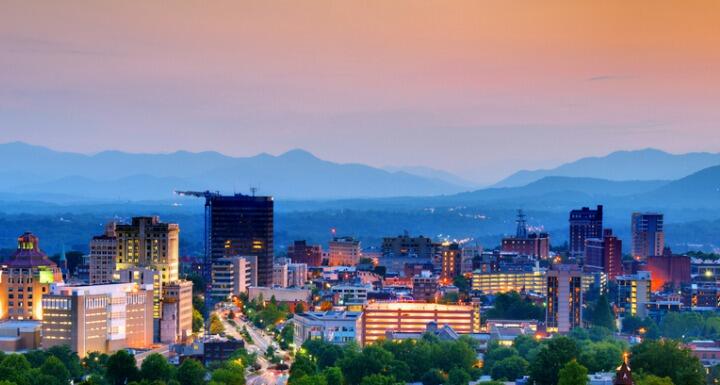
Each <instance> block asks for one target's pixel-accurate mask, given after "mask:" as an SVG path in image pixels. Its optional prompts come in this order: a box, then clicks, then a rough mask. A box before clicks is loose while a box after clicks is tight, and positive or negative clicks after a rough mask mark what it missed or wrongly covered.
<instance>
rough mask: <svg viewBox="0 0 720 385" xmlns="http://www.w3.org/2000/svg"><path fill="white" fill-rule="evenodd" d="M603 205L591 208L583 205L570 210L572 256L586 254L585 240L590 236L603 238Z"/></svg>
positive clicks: (580, 256)
mask: <svg viewBox="0 0 720 385" xmlns="http://www.w3.org/2000/svg"><path fill="white" fill-rule="evenodd" d="M602 230H603V207H602V206H600V205H599V206H598V207H597V209H595V210H591V209H590V208H588V207H583V208H582V209H580V210H572V211H570V238H569V240H570V242H569V249H570V250H569V251H570V256H571V257H574V258H578V259H579V258H582V257H583V256H584V255H585V240H586V239H588V238H602Z"/></svg>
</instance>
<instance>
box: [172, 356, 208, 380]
mask: <svg viewBox="0 0 720 385" xmlns="http://www.w3.org/2000/svg"><path fill="white" fill-rule="evenodd" d="M205 373H206V371H205V367H203V364H201V363H200V361H198V360H193V359H186V360H185V361H183V363H182V364H180V367H178V370H177V379H178V381H179V382H180V385H203V384H205Z"/></svg>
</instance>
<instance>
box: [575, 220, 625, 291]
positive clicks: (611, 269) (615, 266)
mask: <svg viewBox="0 0 720 385" xmlns="http://www.w3.org/2000/svg"><path fill="white" fill-rule="evenodd" d="M584 265H585V266H590V267H594V268H597V269H600V270H602V271H603V272H604V273H605V274H607V279H609V280H611V281H613V280H615V277H617V276H618V275H621V274H622V273H623V266H622V241H621V240H620V239H619V238H618V237H616V236H614V235H613V233H612V229H605V230H603V236H602V238H587V239H585V258H584Z"/></svg>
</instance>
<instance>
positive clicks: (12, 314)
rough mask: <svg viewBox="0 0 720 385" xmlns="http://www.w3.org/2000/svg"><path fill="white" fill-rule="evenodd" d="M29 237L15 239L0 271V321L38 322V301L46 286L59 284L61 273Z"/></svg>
mask: <svg viewBox="0 0 720 385" xmlns="http://www.w3.org/2000/svg"><path fill="white" fill-rule="evenodd" d="M39 242H40V241H39V239H38V237H36V236H35V235H33V234H32V233H25V234H23V235H21V236H20V237H18V240H17V250H16V251H15V253H14V254H13V255H12V256H11V257H10V259H8V260H7V261H5V262H4V263H3V264H2V270H1V271H0V319H11V320H41V319H43V311H42V303H41V300H42V298H43V296H44V295H45V294H47V292H48V290H49V288H50V284H52V283H61V282H63V278H62V272H61V271H60V269H59V268H58V266H57V264H55V262H53V261H51V260H50V259H49V258H48V257H47V255H45V253H43V252H42V251H41V250H40V244H39Z"/></svg>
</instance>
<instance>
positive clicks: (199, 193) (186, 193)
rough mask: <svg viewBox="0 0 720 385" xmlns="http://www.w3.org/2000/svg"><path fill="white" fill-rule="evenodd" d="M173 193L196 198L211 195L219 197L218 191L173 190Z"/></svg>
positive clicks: (210, 196) (209, 196)
mask: <svg viewBox="0 0 720 385" xmlns="http://www.w3.org/2000/svg"><path fill="white" fill-rule="evenodd" d="M175 194H176V195H179V196H181V197H196V198H212V197H219V196H220V191H210V190H205V191H177V190H175Z"/></svg>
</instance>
